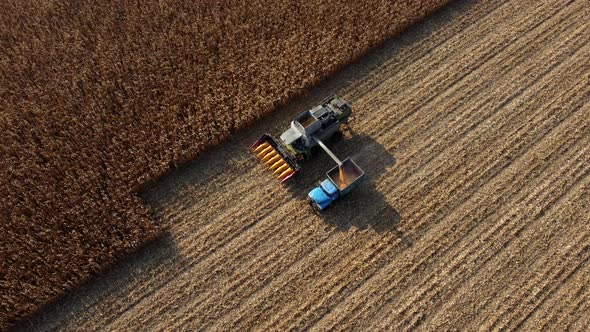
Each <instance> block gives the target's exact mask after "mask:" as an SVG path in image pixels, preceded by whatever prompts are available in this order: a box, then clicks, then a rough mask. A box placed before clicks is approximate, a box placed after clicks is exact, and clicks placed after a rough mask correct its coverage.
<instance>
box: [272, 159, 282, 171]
mask: <svg viewBox="0 0 590 332" xmlns="http://www.w3.org/2000/svg"><path fill="white" fill-rule="evenodd" d="M285 164H286V162H285V161H284V160H283V159H281V160H279V161H277V162H275V163H274V164H272V165H271V166H270V167H269V169H270V170H271V171H272V170H273V169H275V168H277V167H281V166H283V165H285Z"/></svg>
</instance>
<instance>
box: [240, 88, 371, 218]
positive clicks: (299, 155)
mask: <svg viewBox="0 0 590 332" xmlns="http://www.w3.org/2000/svg"><path fill="white" fill-rule="evenodd" d="M351 112H352V108H351V107H350V105H349V104H348V103H347V102H346V101H344V100H343V99H341V98H340V97H338V96H336V95H334V96H331V97H329V98H326V99H325V100H323V101H322V103H321V104H320V105H318V106H315V107H313V108H312V109H310V110H307V111H305V112H303V113H301V114H299V115H298V116H297V117H295V119H294V120H293V121H291V127H290V128H289V129H287V130H286V131H285V132H284V133H283V134H282V135H281V141H282V144H279V142H277V141H276V140H275V139H274V138H272V136H270V135H269V134H264V135H262V137H261V138H260V139H258V140H257V141H256V142H255V143H254V144H252V147H251V148H252V150H253V151H254V153H255V154H256V156H257V157H258V158H259V159H260V160H261V161H262V162H263V163H264V164H265V165H266V166H267V167H268V168H269V169H270V170H271V171H272V172H273V174H274V175H276V176H277V178H278V179H279V180H280V181H281V182H283V183H284V182H287V181H289V179H291V178H293V177H294V176H296V175H297V174H298V173H299V171H300V169H301V168H300V167H299V164H298V161H302V160H309V159H311V158H312V157H313V155H315V153H316V150H318V149H319V148H321V149H323V150H324V151H325V152H326V153H327V154H328V155H329V156H330V157H331V158H332V159H333V160H334V161H335V162H336V164H337V166H336V167H334V168H332V169H330V170H329V171H328V172H327V173H326V176H327V179H326V180H324V181H322V182H321V184H320V185H319V186H318V187H316V188H314V189H313V190H311V191H310V192H309V194H308V195H307V201H308V202H309V204H310V205H311V206H312V207H313V208H315V209H316V210H324V209H325V208H327V207H328V206H329V205H330V204H331V203H332V202H333V201H335V200H337V199H338V198H340V197H342V196H344V195H346V194H348V193H349V192H350V191H352V190H353V189H354V188H356V187H357V186H358V185H359V184H360V182H361V181H362V179H363V178H364V175H365V172H363V170H362V169H361V168H360V167H358V165H357V164H356V163H355V162H354V161H353V160H352V159H351V158H346V159H345V160H344V161H340V159H338V157H336V156H335V155H334V154H333V153H332V151H330V149H328V147H327V146H326V145H324V143H323V142H322V141H323V140H327V139H329V138H330V137H332V135H334V134H335V133H336V132H338V130H339V129H340V126H341V125H343V124H346V123H348V117H349V116H350V114H351Z"/></svg>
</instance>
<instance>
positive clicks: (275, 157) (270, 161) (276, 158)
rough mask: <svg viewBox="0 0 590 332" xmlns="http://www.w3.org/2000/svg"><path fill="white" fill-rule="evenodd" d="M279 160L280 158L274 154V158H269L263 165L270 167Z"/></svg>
mask: <svg viewBox="0 0 590 332" xmlns="http://www.w3.org/2000/svg"><path fill="white" fill-rule="evenodd" d="M280 159H281V156H280V155H279V154H278V153H276V152H275V156H274V157H272V158H270V159H269V160H268V161H267V162H266V163H264V164H265V165H266V166H269V165H272V164H274V163H276V162H277V161H279V160H280Z"/></svg>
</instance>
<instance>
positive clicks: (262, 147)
mask: <svg viewBox="0 0 590 332" xmlns="http://www.w3.org/2000/svg"><path fill="white" fill-rule="evenodd" d="M269 145H270V144H268V143H262V144H260V145H259V146H257V147H256V148H255V149H254V152H258V151H262V150H264V149H266V148H267V147H268V146H269Z"/></svg>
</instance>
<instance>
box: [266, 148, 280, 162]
mask: <svg viewBox="0 0 590 332" xmlns="http://www.w3.org/2000/svg"><path fill="white" fill-rule="evenodd" d="M278 154H279V153H278V152H277V151H276V150H272V151H271V152H269V153H268V154H267V155H266V156H264V157H263V158H262V162H265V161H267V160H269V159H271V158H273V157H274V156H276V155H278Z"/></svg>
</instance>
